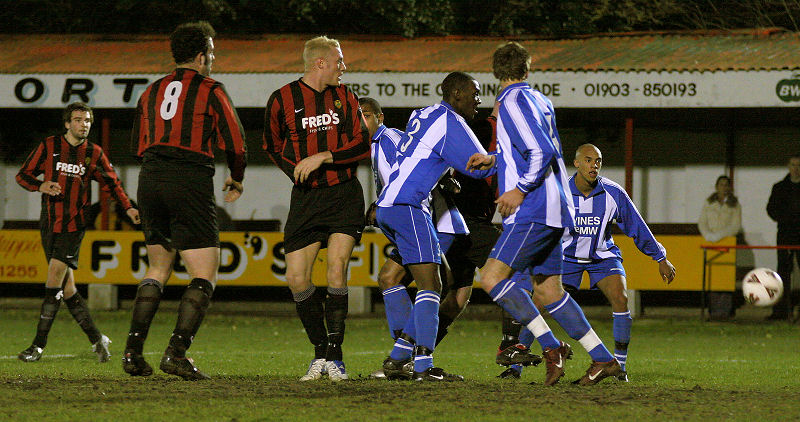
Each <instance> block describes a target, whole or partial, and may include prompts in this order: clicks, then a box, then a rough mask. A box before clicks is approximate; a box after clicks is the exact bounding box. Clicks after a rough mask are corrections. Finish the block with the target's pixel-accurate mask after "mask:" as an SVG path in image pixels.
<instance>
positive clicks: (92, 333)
mask: <svg viewBox="0 0 800 422" xmlns="http://www.w3.org/2000/svg"><path fill="white" fill-rule="evenodd" d="M64 302H65V303H66V304H67V309H69V313H70V314H72V317H73V318H75V322H77V323H78V325H80V327H81V329H82V330H83V332H84V333H86V336H87V337H89V342H90V343H92V344H95V343H97V342H98V341H100V335H101V334H100V331H99V330H98V329H97V327H96V326H95V325H94V321H92V316H91V315H89V308H88V307H87V306H86V301H85V300H83V296H81V294H80V293H78V292H75V294H74V295H72V296H71V297H70V298H69V299H64Z"/></svg>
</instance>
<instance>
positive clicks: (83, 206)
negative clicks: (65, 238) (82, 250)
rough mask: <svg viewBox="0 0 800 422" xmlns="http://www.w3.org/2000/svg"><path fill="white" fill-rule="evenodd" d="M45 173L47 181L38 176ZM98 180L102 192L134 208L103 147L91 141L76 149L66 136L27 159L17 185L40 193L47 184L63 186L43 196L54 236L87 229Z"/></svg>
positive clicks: (42, 146) (45, 225)
mask: <svg viewBox="0 0 800 422" xmlns="http://www.w3.org/2000/svg"><path fill="white" fill-rule="evenodd" d="M40 174H44V180H39V178H38V176H39V175H40ZM92 179H94V180H96V181H98V182H99V183H100V187H101V189H103V190H104V191H107V192H110V193H111V194H112V195H113V196H114V198H115V199H116V200H117V201H118V202H119V203H120V204H121V205H122V207H123V208H125V209H128V208H130V207H131V202H130V201H129V200H128V196H127V195H126V194H125V191H124V190H123V189H122V183H121V182H120V181H119V178H118V177H117V173H116V172H115V171H114V167H112V166H111V163H109V162H108V158H106V156H105V154H103V150H102V148H100V146H99V145H95V144H93V143H91V142H89V141H84V142H82V143H81V144H80V145H77V146H72V145H71V144H70V143H69V142H67V140H66V138H64V136H51V137H49V138H47V139H45V140H44V141H42V142H41V143H40V144H39V146H37V147H36V149H35V150H33V152H31V154H30V155H29V156H28V158H27V159H26V160H25V163H24V164H23V165H22V168H21V169H20V170H19V173H17V183H19V185H20V186H22V187H23V188H25V189H27V190H29V191H31V192H38V191H39V186H41V184H42V183H44V181H52V182H57V183H58V184H59V185H61V194H59V195H57V196H50V195H47V194H44V193H43V194H42V219H41V221H40V224H41V226H42V227H43V228H46V229H48V230H49V231H50V232H53V233H66V232H74V231H79V230H83V229H84V228H85V227H86V225H87V221H86V220H85V218H86V217H85V214H86V211H87V210H88V208H89V206H90V205H91V202H92V198H91V195H92V190H91V186H90V185H89V182H90V181H91V180H92Z"/></svg>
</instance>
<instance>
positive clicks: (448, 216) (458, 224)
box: [370, 125, 469, 234]
mask: <svg viewBox="0 0 800 422" xmlns="http://www.w3.org/2000/svg"><path fill="white" fill-rule="evenodd" d="M403 135H404V133H403V132H402V131H400V130H398V129H393V128H387V127H386V126H384V125H380V126H379V127H378V130H377V131H376V132H375V135H373V136H372V144H371V146H370V148H371V151H372V173H373V176H374V178H375V187H376V189H377V190H376V192H378V193H380V192H381V191H383V187H384V186H386V184H388V182H389V178H390V176H391V174H392V171H394V170H396V169H397V167H398V166H397V145H398V144H399V142H400V139H401V138H402V136H403ZM431 204H433V210H434V215H433V221H434V222H435V224H436V231H437V232H439V233H452V234H469V229H467V223H466V222H465V221H464V217H463V216H462V215H461V213H460V212H459V211H458V208H456V205H455V203H453V202H452V201H448V200H447V199H446V198H445V197H444V196H443V195H442V194H441V193H439V190H438V189H434V190H433V193H432V194H431V196H430V197H428V198H426V200H425V201H423V203H422V209H423V210H425V211H427V212H428V214H431V211H430V209H431Z"/></svg>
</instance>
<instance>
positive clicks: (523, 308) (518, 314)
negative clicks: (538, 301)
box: [489, 279, 539, 325]
mask: <svg viewBox="0 0 800 422" xmlns="http://www.w3.org/2000/svg"><path fill="white" fill-rule="evenodd" d="M489 296H491V298H492V300H493V301H495V303H497V304H498V305H500V306H501V307H502V308H503V309H505V310H506V312H508V313H509V314H511V317H512V318H514V319H515V320H517V322H519V323H520V324H522V325H528V323H530V322H531V321H533V319H534V318H536V316H537V315H539V311H538V310H536V306H534V305H533V302H532V301H531V297H530V295H528V293H526V292H525V291H524V290H522V289H520V288H519V287H517V285H516V283H514V282H513V281H511V280H510V279H505V280H503V281H501V282H499V283H497V285H495V286H494V287H493V288H492V290H491V291H490V292H489Z"/></svg>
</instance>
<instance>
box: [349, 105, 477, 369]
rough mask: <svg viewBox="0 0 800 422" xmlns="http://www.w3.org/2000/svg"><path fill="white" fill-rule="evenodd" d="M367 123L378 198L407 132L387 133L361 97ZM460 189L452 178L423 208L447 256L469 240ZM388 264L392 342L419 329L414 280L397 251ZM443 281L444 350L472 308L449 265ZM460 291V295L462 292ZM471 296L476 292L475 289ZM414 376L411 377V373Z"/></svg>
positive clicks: (383, 273) (383, 282)
mask: <svg viewBox="0 0 800 422" xmlns="http://www.w3.org/2000/svg"><path fill="white" fill-rule="evenodd" d="M358 101H359V104H361V110H362V113H363V116H364V120H365V121H366V123H367V128H368V130H369V133H370V138H371V140H372V144H371V153H372V154H371V155H372V171H373V175H374V178H375V185H376V188H377V192H379V193H380V192H381V191H382V190H383V186H385V185H386V184H388V182H389V177H390V175H391V173H392V171H393V170H396V169H397V145H398V144H399V142H400V139H401V138H402V136H403V134H404V133H403V132H402V131H400V130H397V129H393V128H387V127H386V126H384V124H383V113H382V111H381V106H380V104H379V103H378V102H377V101H376V100H375V99H373V98H369V97H361V98H359V99H358ZM458 188H459V186H458V182H457V181H455V179H452V177H451V176H450V175H449V174H445V176H443V177H442V179H440V181H439V183H438V184H437V186H436V187H435V188H434V189H433V192H432V193H431V196H430V198H429V200H428V201H426V202H425V203H424V204H423V207H424V208H425V209H426V210H427V211H428V212H429V213H431V214H432V216H433V217H434V223H435V226H436V234H437V237H438V238H439V243H440V248H441V250H442V253H443V254H446V253H447V251H448V249H450V245H452V243H453V241H454V240H455V237H456V236H457V235H468V234H469V229H467V225H466V222H465V221H464V217H463V216H462V215H461V213H460V212H459V210H458V208H457V207H456V206H455V203H454V201H453V200H452V199H451V198H450V197H449V195H450V193H449V191H451V190H457V189H458ZM374 209H375V207H374V204H373V206H371V207H370V211H368V215H367V222H366V224H367V225H375V221H374V220H375V217H374ZM389 258H390V259H388V260H386V262H385V263H384V265H383V267H381V270H380V272H379V274H378V286H379V287H380V289H381V293H382V295H383V302H384V304H385V305H386V306H385V310H386V320H387V322H388V325H389V333H390V335H391V336H392V339H393V340H397V339H398V337H400V336H401V335H402V333H403V328H404V327H405V326H406V324H414V321H413V319H411V318H409V316H410V315H411V311H412V309H413V305H412V303H411V299H410V298H409V294H408V291H407V290H406V287H407V286H408V285H409V284H410V283H411V282H413V279H411V277H410V274H408V272H407V271H406V269H405V267H403V261H402V257H401V256H400V254H399V253H398V252H397V249H394V250H393V252H392V254H391V255H390V256H389ZM441 269H442V270H443V271H442V273H441V276H442V277H443V278H444V277H446V276H447V277H448V284H449V285H448V286H442V287H443V290H444V289H445V288H447V287H449V289H447V293H444V292H442V293H443V294H442V296H445V298H444V299H443V300H442V302H441V304H440V308H439V328H438V333H437V338H436V344H439V341H441V339H442V338H444V336H445V334H446V333H447V328H448V326H449V325H450V324H452V322H453V321H454V320H455V319H456V318H457V317H458V315H460V314H461V312H462V311H463V309H464V308H465V307H466V306H467V303H468V302H469V300H468V299H469V292H467V293H466V294H457V292H456V291H453V290H450V289H452V285H453V281H452V279H451V277H452V275H451V274H450V272H449V269H447V268H446V265H443V266H442V268H441ZM459 290H460V289H459ZM470 292H471V289H470ZM404 341H407V342H409V343H414V339H411V338H406V339H404ZM409 375H411V374H410V373H409ZM370 377H371V378H385V374H384V373H383V369H381V370H379V371H376V372H373V373H372V374H370Z"/></svg>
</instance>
